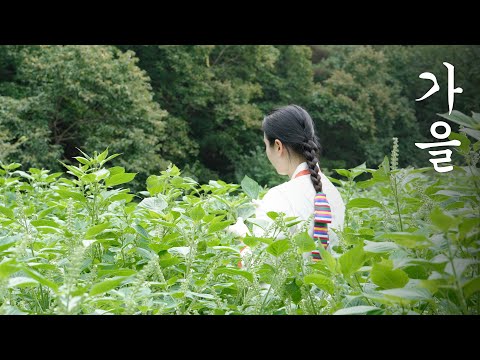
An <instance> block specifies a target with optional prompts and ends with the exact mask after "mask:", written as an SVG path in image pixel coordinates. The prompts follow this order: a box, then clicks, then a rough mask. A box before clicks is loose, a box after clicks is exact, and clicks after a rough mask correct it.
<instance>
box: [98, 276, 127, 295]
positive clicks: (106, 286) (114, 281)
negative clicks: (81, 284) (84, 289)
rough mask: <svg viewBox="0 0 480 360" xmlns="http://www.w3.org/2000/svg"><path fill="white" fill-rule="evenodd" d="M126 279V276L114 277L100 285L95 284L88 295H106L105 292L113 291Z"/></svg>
mask: <svg viewBox="0 0 480 360" xmlns="http://www.w3.org/2000/svg"><path fill="white" fill-rule="evenodd" d="M127 278H128V276H115V277H113V278H111V279H107V280H104V281H102V282H100V283H97V284H95V285H93V286H92V289H91V290H90V293H89V295H90V296H95V295H99V294H103V293H106V292H107V291H110V290H112V289H115V288H116V287H117V286H119V285H120V284H121V283H122V282H123V281H124V280H125V279H127Z"/></svg>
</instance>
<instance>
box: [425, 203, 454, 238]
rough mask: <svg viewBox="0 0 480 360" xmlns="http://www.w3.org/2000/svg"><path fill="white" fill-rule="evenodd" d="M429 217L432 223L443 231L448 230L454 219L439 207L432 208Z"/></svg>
mask: <svg viewBox="0 0 480 360" xmlns="http://www.w3.org/2000/svg"><path fill="white" fill-rule="evenodd" d="M430 219H431V220H432V223H433V224H434V225H436V226H437V227H438V228H439V229H440V230H442V231H443V232H445V231H448V229H450V227H451V226H452V224H453V222H454V219H453V218H452V217H451V216H448V215H446V214H445V213H444V212H443V211H442V210H441V209H440V208H439V207H436V208H435V209H433V211H432V212H431V213H430Z"/></svg>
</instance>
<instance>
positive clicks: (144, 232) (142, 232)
mask: <svg viewBox="0 0 480 360" xmlns="http://www.w3.org/2000/svg"><path fill="white" fill-rule="evenodd" d="M135 230H137V233H139V234H140V236H142V237H143V238H144V239H146V240H150V235H148V232H147V230H145V229H144V228H143V226H142V225H138V224H137V225H135Z"/></svg>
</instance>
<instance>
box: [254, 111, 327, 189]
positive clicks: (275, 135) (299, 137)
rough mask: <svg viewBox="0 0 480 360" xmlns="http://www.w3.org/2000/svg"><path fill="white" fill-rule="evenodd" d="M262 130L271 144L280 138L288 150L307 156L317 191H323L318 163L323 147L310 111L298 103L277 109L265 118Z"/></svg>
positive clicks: (311, 176)
mask: <svg viewBox="0 0 480 360" xmlns="http://www.w3.org/2000/svg"><path fill="white" fill-rule="evenodd" d="M262 130H263V132H264V133H265V136H266V138H267V140H268V141H269V143H270V145H272V144H273V143H274V142H275V139H278V140H280V141H281V142H282V144H283V145H285V146H286V148H287V151H290V150H289V149H292V150H293V151H294V152H296V153H297V154H300V155H303V156H304V157H305V159H306V161H307V164H308V169H309V170H310V178H311V179H312V184H313V187H314V188H315V192H322V179H321V177H320V168H319V167H318V165H317V164H318V162H319V160H318V159H319V157H320V152H321V150H322V147H321V145H320V142H319V140H318V137H317V136H316V134H315V124H314V122H313V120H312V118H311V117H310V115H309V114H308V112H307V111H305V110H304V109H303V108H301V107H300V106H298V105H288V106H285V107H282V108H279V109H276V110H274V111H273V112H272V113H270V114H269V115H267V116H266V117H265V118H264V119H263V122H262Z"/></svg>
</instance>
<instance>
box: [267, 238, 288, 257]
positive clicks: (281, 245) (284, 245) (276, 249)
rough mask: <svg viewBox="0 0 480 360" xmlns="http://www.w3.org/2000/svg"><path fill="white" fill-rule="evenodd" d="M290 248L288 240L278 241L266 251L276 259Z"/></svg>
mask: <svg viewBox="0 0 480 360" xmlns="http://www.w3.org/2000/svg"><path fill="white" fill-rule="evenodd" d="M289 248H290V243H289V242H288V240H287V239H282V240H277V241H274V242H273V243H271V244H270V245H268V246H267V248H266V249H265V250H266V251H267V252H268V253H270V254H272V255H273V256H275V257H278V256H280V255H282V254H283V253H284V252H285V251H287V250H288V249H289Z"/></svg>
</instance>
